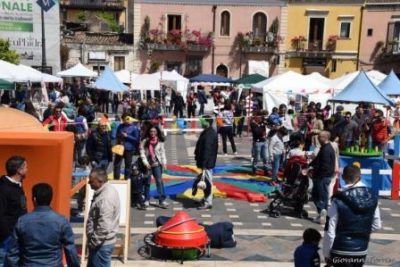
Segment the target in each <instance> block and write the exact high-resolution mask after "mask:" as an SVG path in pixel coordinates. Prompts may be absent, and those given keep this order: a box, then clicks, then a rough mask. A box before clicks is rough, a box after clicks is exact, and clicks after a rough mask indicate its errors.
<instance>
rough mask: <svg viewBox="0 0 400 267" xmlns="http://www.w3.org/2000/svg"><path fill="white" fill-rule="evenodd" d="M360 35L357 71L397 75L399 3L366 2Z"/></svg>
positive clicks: (371, 0) (399, 71) (383, 1)
mask: <svg viewBox="0 0 400 267" xmlns="http://www.w3.org/2000/svg"><path fill="white" fill-rule="evenodd" d="M360 35H361V39H360V40H361V41H360V53H359V57H360V58H359V67H360V69H363V70H369V69H376V70H380V71H381V72H384V73H389V71H390V70H391V69H392V68H393V69H394V71H395V72H396V73H398V74H400V2H399V1H394V0H393V1H388V0H368V1H366V4H365V7H364V9H363V20H362V29H361V33H360Z"/></svg>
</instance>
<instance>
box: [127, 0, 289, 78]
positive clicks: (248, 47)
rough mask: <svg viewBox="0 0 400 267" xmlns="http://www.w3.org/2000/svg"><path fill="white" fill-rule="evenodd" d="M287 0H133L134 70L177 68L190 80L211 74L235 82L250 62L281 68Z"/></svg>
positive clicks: (272, 69)
mask: <svg viewBox="0 0 400 267" xmlns="http://www.w3.org/2000/svg"><path fill="white" fill-rule="evenodd" d="M284 5H285V1H277V0H271V1H268V0H249V1H222V0H221V1H211V0H201V1H191V0H164V1H163V0H158V1H155V0H154V1H153V0H137V1H135V4H134V25H135V26H134V28H135V30H134V43H135V49H136V61H135V66H134V70H135V71H136V72H138V73H147V72H149V70H154V69H157V68H159V69H161V70H171V69H176V70H177V71H178V72H179V73H181V74H183V75H185V76H188V77H192V76H195V75H197V74H201V73H214V74H219V75H222V76H226V77H230V78H233V79H236V78H239V77H242V76H243V75H246V74H247V73H248V69H249V65H248V62H249V60H250V61H256V64H257V62H261V61H264V65H263V66H264V68H266V73H268V74H269V75H272V74H274V73H276V72H277V67H278V65H279V56H278V55H279V45H280V43H281V42H282V41H281V40H280V37H279V36H280V32H279V28H280V17H281V11H282V7H283V6H284Z"/></svg>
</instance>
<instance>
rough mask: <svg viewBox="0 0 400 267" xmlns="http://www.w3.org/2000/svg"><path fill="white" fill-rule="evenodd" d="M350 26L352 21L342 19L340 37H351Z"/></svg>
mask: <svg viewBox="0 0 400 267" xmlns="http://www.w3.org/2000/svg"><path fill="white" fill-rule="evenodd" d="M350 28H351V22H349V21H342V22H341V23H340V34H339V36H340V38H344V39H348V38H350Z"/></svg>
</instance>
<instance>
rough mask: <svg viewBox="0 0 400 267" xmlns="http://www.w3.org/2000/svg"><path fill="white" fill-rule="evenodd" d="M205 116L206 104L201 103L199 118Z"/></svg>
mask: <svg viewBox="0 0 400 267" xmlns="http://www.w3.org/2000/svg"><path fill="white" fill-rule="evenodd" d="M201 115H204V104H202V103H200V110H199V116H201Z"/></svg>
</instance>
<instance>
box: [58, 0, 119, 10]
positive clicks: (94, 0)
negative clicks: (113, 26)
mask: <svg viewBox="0 0 400 267" xmlns="http://www.w3.org/2000/svg"><path fill="white" fill-rule="evenodd" d="M60 5H61V6H63V7H70V8H84V9H92V10H93V9H95V10H97V9H108V10H124V9H125V6H124V0H61V2H60Z"/></svg>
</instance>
